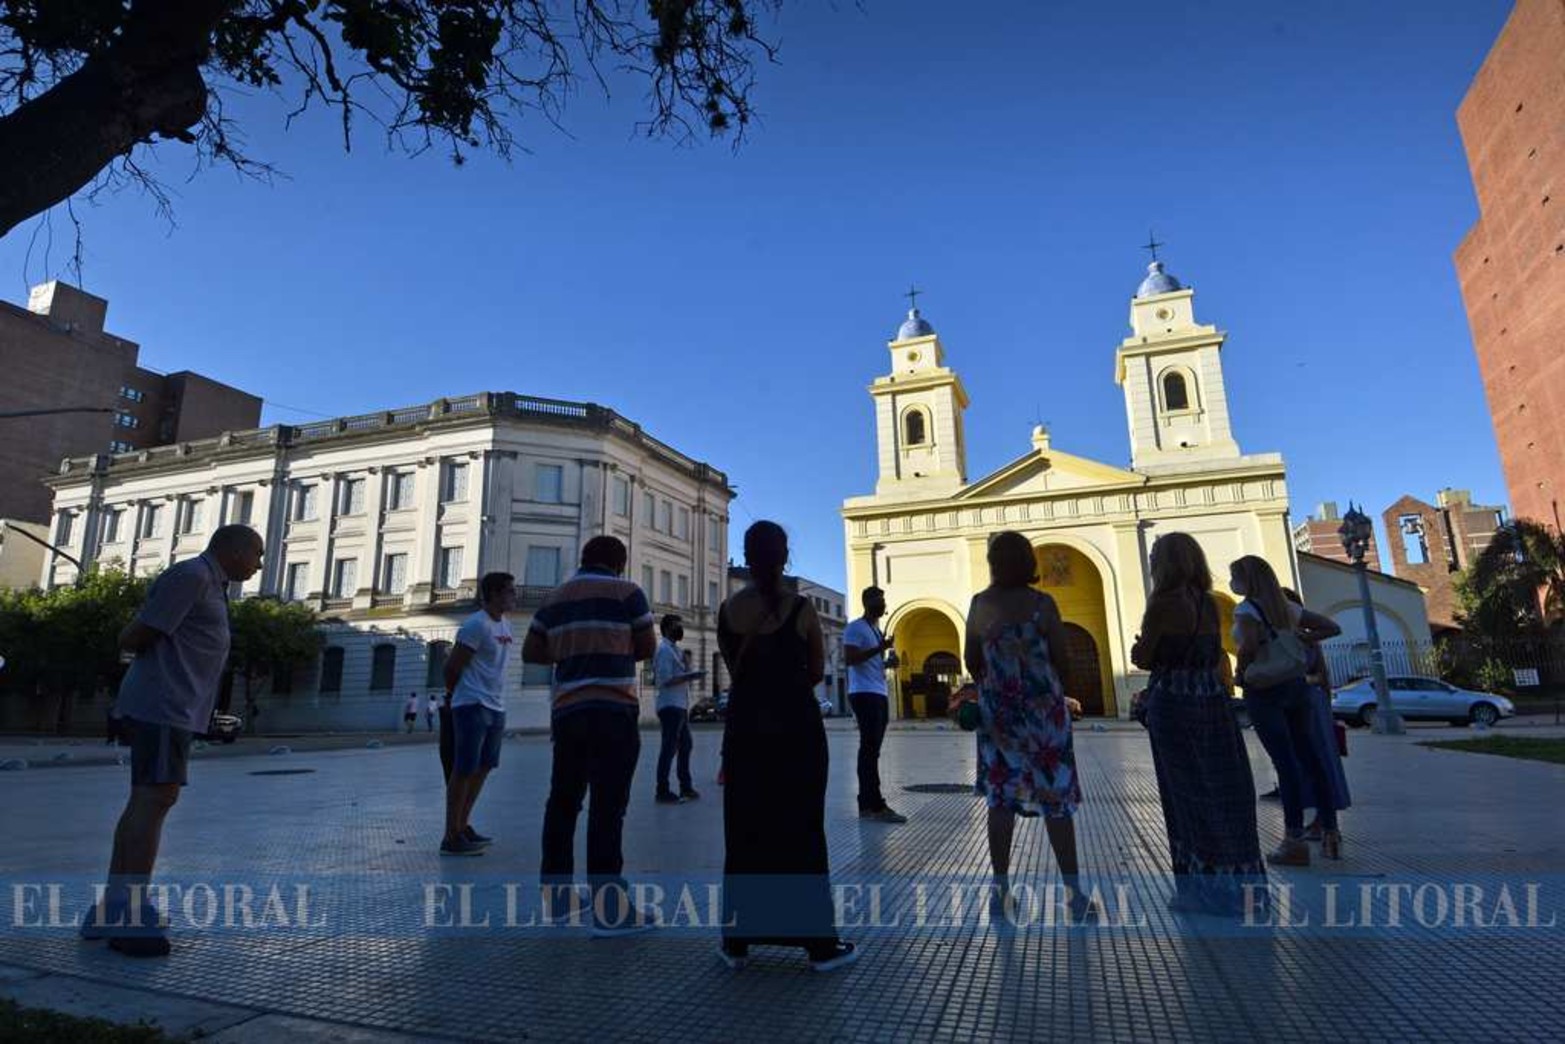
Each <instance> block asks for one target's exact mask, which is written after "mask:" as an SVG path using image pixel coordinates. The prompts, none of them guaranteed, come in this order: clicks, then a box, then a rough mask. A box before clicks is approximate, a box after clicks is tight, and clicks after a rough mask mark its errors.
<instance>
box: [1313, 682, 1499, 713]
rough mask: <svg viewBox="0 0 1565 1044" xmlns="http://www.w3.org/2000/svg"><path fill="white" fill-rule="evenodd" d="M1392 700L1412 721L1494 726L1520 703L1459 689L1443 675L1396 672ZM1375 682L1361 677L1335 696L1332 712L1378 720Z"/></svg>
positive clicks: (1389, 684)
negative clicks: (1444, 679)
mask: <svg viewBox="0 0 1565 1044" xmlns="http://www.w3.org/2000/svg"><path fill="white" fill-rule="evenodd" d="M1386 684H1387V686H1388V687H1389V688H1390V689H1391V702H1392V703H1393V704H1394V705H1395V707H1396V711H1397V713H1398V714H1399V715H1401V716H1402V717H1403V718H1404V719H1406V720H1408V721H1448V722H1450V723H1451V724H1453V725H1466V724H1468V723H1472V724H1474V725H1493V724H1494V723H1495V722H1497V721H1499V720H1500V719H1501V718H1509V717H1511V716H1512V715H1514V714H1515V713H1516V705H1515V704H1513V703H1512V702H1511V701H1510V700H1508V699H1506V698H1505V697H1504V696H1501V695H1499V694H1497V693H1493V692H1474V691H1472V690H1470V689H1459V688H1457V687H1456V686H1455V685H1452V684H1450V683H1449V682H1443V681H1441V680H1440V679H1439V678H1422V677H1418V676H1416V675H1405V674H1402V675H1396V674H1394V675H1392V676H1391V677H1389V678H1387V679H1386ZM1375 703H1376V700H1375V685H1374V682H1372V681H1371V680H1370V679H1368V678H1360V679H1359V680H1358V681H1356V682H1353V683H1352V684H1350V685H1344V686H1342V687H1341V688H1340V689H1337V690H1336V691H1335V692H1333V693H1332V695H1331V713H1332V715H1333V716H1335V717H1338V718H1341V719H1343V720H1344V721H1346V722H1348V724H1350V725H1373V724H1374V722H1375Z"/></svg>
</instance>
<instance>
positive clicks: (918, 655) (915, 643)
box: [892, 609, 962, 718]
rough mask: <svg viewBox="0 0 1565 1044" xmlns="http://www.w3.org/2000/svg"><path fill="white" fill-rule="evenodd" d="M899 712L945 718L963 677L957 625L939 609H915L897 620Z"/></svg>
mask: <svg viewBox="0 0 1565 1044" xmlns="http://www.w3.org/2000/svg"><path fill="white" fill-rule="evenodd" d="M892 636H893V638H895V640H896V643H897V644H896V653H897V669H896V671H895V672H894V673H895V678H896V686H895V691H894V692H893V693H892V698H893V699H895V700H897V706H896V710H895V713H896V714H898V715H900V716H901V717H904V718H933V717H943V716H944V715H945V713H946V708H947V707H949V705H950V699H951V693H952V692H953V691H955V689H956V687H957V685H958V684H960V680H961V675H962V660H961V656H960V652H961V648H962V645H961V639H960V636H959V635H958V634H957V631H956V624H954V623H952V622H951V618H950V617H948V616H946V615H945V614H944V613H942V612H940V611H939V610H938V609H914V610H912V611H911V612H909V613H908V614H907V615H906V616H904V617H903V618H902V619H900V620H898V621H897V624H896V630H895V631H894V632H893V635H892Z"/></svg>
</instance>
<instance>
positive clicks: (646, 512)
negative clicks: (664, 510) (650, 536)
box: [641, 493, 658, 529]
mask: <svg viewBox="0 0 1565 1044" xmlns="http://www.w3.org/2000/svg"><path fill="white" fill-rule="evenodd" d="M657 506H658V505H657V500H656V499H655V498H654V497H653V496H652V494H651V493H643V494H641V524H642V525H644V526H647V527H649V528H651V529H656V528H657V527H658V520H657Z"/></svg>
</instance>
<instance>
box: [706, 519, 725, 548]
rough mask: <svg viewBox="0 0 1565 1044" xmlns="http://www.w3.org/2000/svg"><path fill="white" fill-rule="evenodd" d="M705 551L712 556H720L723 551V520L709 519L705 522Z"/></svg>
mask: <svg viewBox="0 0 1565 1044" xmlns="http://www.w3.org/2000/svg"><path fill="white" fill-rule="evenodd" d="M706 542H707V550H708V551H710V552H711V553H712V554H714V555H716V554H720V553H721V552H722V550H723V520H722V519H720V518H711V519H708V520H707V534H706Z"/></svg>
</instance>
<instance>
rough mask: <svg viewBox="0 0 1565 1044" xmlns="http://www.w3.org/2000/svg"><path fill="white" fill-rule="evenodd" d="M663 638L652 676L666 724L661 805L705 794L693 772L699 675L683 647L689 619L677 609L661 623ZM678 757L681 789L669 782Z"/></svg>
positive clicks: (659, 791)
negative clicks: (693, 699) (693, 701)
mask: <svg viewBox="0 0 1565 1044" xmlns="http://www.w3.org/2000/svg"><path fill="white" fill-rule="evenodd" d="M658 630H659V631H660V632H662V635H663V638H662V640H661V641H659V642H658V651H657V652H655V653H653V654H652V677H653V680H654V681H655V682H656V683H657V687H658V696H657V712H658V724H659V725H661V726H662V730H663V743H662V746H661V747H659V748H658V770H657V771H658V775H657V793H656V795H655V796H654V800H656V801H657V802H658V804H660V805H678V804H681V803H683V802H686V801H695V800H696V799H697V798H699V797H700V796H701V794H700V793H699V792H698V791H697V790H696V787H695V781H694V780H693V779H692V778H691V776H690V750H691V747H692V741H691V738H690V681H691V679H692V678H693V677H694V676H695V672H693V671H691V669H690V664H689V663H687V662H686V660H685V657H686V656H688V655H689V654H688V653H686V652H684V651H683V650H681V649H680V648H679V642H680V640H681V639H683V638H684V637H685V622H684V621H683V620H681V619H680V618H679V617H678V616H676V615H674V614H673V613H670V614H668V615H667V616H665V617H663V619H662V620H661V621H659V623H658ZM676 756H677V757H678V762H679V764H678V767H679V793H677V794H676V793H674V791H673V790H672V789H671V788H670V787H669V785H668V770H669V769H670V768H671V767H672V766H673V765H674V762H675V757H676Z"/></svg>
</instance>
